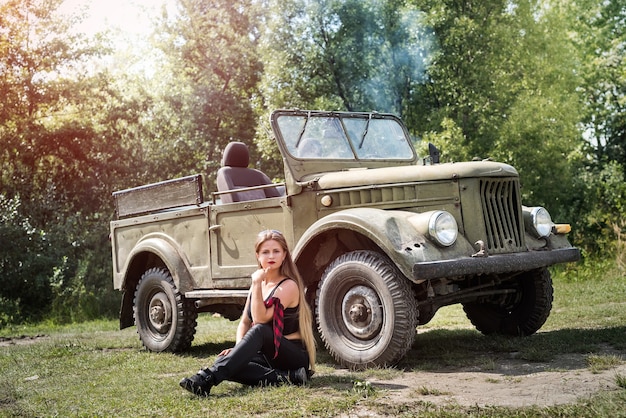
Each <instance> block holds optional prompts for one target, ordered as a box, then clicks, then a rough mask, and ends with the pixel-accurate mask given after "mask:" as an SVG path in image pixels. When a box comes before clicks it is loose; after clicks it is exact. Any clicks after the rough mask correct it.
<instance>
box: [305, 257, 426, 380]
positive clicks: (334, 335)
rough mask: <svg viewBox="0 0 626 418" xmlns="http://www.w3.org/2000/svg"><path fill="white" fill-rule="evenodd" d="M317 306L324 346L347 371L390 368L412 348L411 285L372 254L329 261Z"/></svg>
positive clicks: (383, 259)
mask: <svg viewBox="0 0 626 418" xmlns="http://www.w3.org/2000/svg"><path fill="white" fill-rule="evenodd" d="M315 306H316V317H317V324H318V331H319V333H320V337H321V339H322V341H323V342H324V345H325V346H326V348H327V349H328V351H329V352H330V354H331V355H332V356H333V358H334V359H335V360H336V361H337V362H339V363H340V364H342V365H344V366H346V367H349V368H351V369H364V368H367V367H370V366H383V367H384V366H388V365H393V364H395V363H397V362H398V361H400V359H402V357H404V355H405V354H406V353H407V352H408V351H409V349H410V348H411V345H412V344H413V340H414V338H415V333H416V327H417V315H418V309H417V302H416V300H415V297H414V295H413V291H412V289H411V286H410V284H409V282H408V280H407V279H406V278H405V277H404V276H402V274H401V273H400V272H399V271H398V269H397V268H396V267H395V266H394V265H393V264H392V263H391V262H390V261H389V260H388V259H387V258H386V257H384V256H382V255H381V254H378V253H376V252H373V251H353V252H351V253H347V254H344V255H342V256H340V257H338V258H337V259H336V260H335V261H333V262H332V263H331V264H330V265H329V266H328V268H327V269H326V270H325V272H324V275H323V276H322V279H321V281H320V285H319V288H318V290H317V298H316V304H315Z"/></svg>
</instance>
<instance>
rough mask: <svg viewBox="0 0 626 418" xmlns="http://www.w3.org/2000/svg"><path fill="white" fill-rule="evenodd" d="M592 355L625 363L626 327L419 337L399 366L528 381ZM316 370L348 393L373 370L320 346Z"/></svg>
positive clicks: (205, 351) (198, 351) (201, 354)
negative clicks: (345, 362)
mask: <svg viewBox="0 0 626 418" xmlns="http://www.w3.org/2000/svg"><path fill="white" fill-rule="evenodd" d="M234 344H235V342H234V340H232V341H228V340H226V341H220V342H216V343H213V342H206V343H201V344H194V345H192V347H191V348H190V349H189V350H187V351H186V352H185V353H181V355H183V356H188V357H194V358H198V359H201V360H203V361H204V360H207V358H208V357H211V356H216V355H217V354H219V353H220V352H221V351H222V350H223V349H224V348H226V347H230V346H233V345H234ZM590 354H599V355H603V354H606V355H616V356H618V357H620V358H622V359H623V360H624V361H626V326H619V327H610V328H600V329H574V328H568V329H560V330H555V331H545V332H539V333H537V334H535V335H532V336H529V337H505V336H499V335H490V336H485V335H483V334H481V333H479V332H478V331H475V330H467V329H464V330H448V329H435V330H431V331H427V332H424V333H420V334H419V335H418V336H417V337H416V339H415V343H414V344H413V347H412V349H411V350H410V351H409V352H408V353H407V355H406V356H405V358H404V359H403V360H402V361H401V362H400V363H399V364H398V365H397V366H396V369H397V370H398V371H399V372H402V371H405V372H420V371H424V372H438V373H458V372H464V371H473V372H481V371H482V372H495V371H497V372H499V373H503V374H505V375H524V374H529V373H534V372H538V371H545V370H578V369H586V368H588V367H589V365H588V364H587V362H586V358H587V356H588V355H590ZM317 363H318V365H324V366H327V367H331V368H332V369H335V370H337V371H338V370H342V369H343V370H344V371H345V372H347V373H339V374H336V373H334V372H333V373H331V374H327V373H323V374H322V375H317V376H315V378H314V380H313V386H314V387H333V388H335V389H336V390H350V389H351V387H352V383H353V382H354V381H355V380H358V379H359V378H361V377H362V376H364V375H367V374H371V373H376V371H375V370H369V371H365V372H356V371H350V370H345V368H343V367H342V366H340V365H338V364H337V363H336V362H335V361H334V360H333V359H332V357H331V356H330V355H329V353H328V352H327V351H326V350H324V349H323V346H318V355H317Z"/></svg>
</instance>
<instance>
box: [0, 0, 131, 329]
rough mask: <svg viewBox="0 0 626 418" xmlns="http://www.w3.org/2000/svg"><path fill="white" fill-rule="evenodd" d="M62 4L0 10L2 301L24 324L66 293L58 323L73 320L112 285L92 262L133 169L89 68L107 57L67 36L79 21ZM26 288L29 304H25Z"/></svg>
mask: <svg viewBox="0 0 626 418" xmlns="http://www.w3.org/2000/svg"><path fill="white" fill-rule="evenodd" d="M60 3H61V1H60V0H31V1H28V2H23V1H18V0H9V1H6V2H3V3H2V5H0V74H1V78H0V91H1V92H2V95H3V101H2V103H1V104H0V142H1V143H2V149H1V150H0V164H1V165H2V177H1V182H0V196H2V200H3V201H4V202H8V203H6V204H4V205H2V211H3V213H2V217H3V218H4V219H6V220H7V222H13V225H8V224H7V225H5V228H8V229H7V230H6V231H4V232H7V233H10V234H11V236H15V243H16V244H17V245H20V247H18V248H19V251H17V252H16V251H14V248H13V247H12V246H11V244H12V243H7V246H4V247H3V248H2V255H1V257H0V259H2V263H1V267H2V272H0V296H1V297H4V298H7V299H10V300H12V301H14V302H16V301H17V302H16V303H17V304H18V307H19V312H21V315H23V316H28V315H37V314H40V313H42V312H45V311H46V310H47V309H48V308H49V307H50V306H51V305H52V304H53V299H55V298H57V297H61V296H62V295H65V294H67V293H68V292H70V293H72V294H73V295H74V296H75V298H74V299H73V300H69V299H68V300H67V301H66V302H65V307H66V308H67V310H66V311H65V313H64V314H63V316H65V319H72V318H71V317H72V315H74V314H76V312H77V309H76V308H77V307H78V306H79V305H80V303H82V302H81V301H83V300H84V297H87V299H90V298H92V296H94V295H102V294H105V293H106V289H107V288H106V287H104V285H103V282H104V280H105V278H106V282H104V283H110V275H109V273H108V268H105V267H104V266H103V264H102V257H96V256H95V255H96V254H100V255H101V254H102V253H106V252H107V250H108V245H107V244H108V242H107V229H108V228H107V225H106V221H104V222H103V220H105V219H108V218H109V217H110V213H111V209H110V208H111V206H112V205H111V200H110V195H111V188H112V187H115V185H116V184H119V179H120V178H124V174H125V173H127V169H126V167H129V166H132V165H133V164H128V156H127V154H126V153H125V152H124V147H123V146H118V143H117V136H116V134H117V133H118V132H119V131H120V129H121V127H122V126H123V125H124V124H125V121H127V116H124V115H126V113H122V112H118V113H117V115H115V113H116V112H115V111H116V109H119V108H125V107H126V104H125V103H123V102H124V100H123V97H122V96H121V95H120V94H119V92H118V91H117V90H116V89H115V88H113V86H112V85H111V84H110V83H109V79H108V78H107V74H106V73H105V72H98V71H95V69H94V68H95V67H94V59H95V58H97V57H98V56H100V54H102V53H105V52H106V49H105V48H104V46H103V45H102V44H100V43H99V42H98V40H97V39H96V40H90V39H87V38H86V37H84V36H82V35H80V34H76V33H74V32H72V30H71V26H72V24H74V23H76V22H77V20H75V19H74V18H72V19H69V20H68V19H67V18H66V17H62V16H60V15H59V14H57V9H58V7H59V5H60ZM76 19H77V18H76ZM117 106H119V107H117ZM116 116H117V117H116ZM95 260H97V261H95ZM27 266H37V268H36V274H33V270H32V269H29V268H27ZM107 267H108V266H107ZM32 289H37V292H38V299H37V301H36V303H34V302H33V300H32V298H29V297H26V296H27V295H29V294H30V292H31V291H32ZM74 302H78V303H74ZM33 305H34V306H37V307H38V309H33V308H32V306H33ZM95 306H96V307H98V305H95ZM103 309H104V310H106V307H103ZM97 310H98V309H94V311H97ZM99 312H102V310H100V311H99ZM66 314H67V315H66Z"/></svg>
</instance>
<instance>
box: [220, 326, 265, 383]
mask: <svg viewBox="0 0 626 418" xmlns="http://www.w3.org/2000/svg"><path fill="white" fill-rule="evenodd" d="M273 351H274V331H273V329H272V325H271V324H257V325H255V326H253V327H252V328H250V329H249V330H248V332H246V335H244V337H243V338H242V339H241V341H239V344H237V345H235V347H234V348H233V350H232V351H231V352H230V353H229V354H228V355H227V356H220V357H218V358H217V360H216V361H215V363H214V364H213V365H212V366H211V367H209V369H208V372H210V373H211V375H213V379H214V381H215V384H216V385H217V384H219V383H220V382H222V381H224V380H235V376H239V375H241V374H244V373H242V372H244V371H245V369H247V366H248V364H249V363H250V362H252V361H253V359H255V358H256V357H257V356H258V355H259V353H261V354H265V355H266V356H267V353H270V352H272V355H273ZM249 372H250V373H252V372H254V373H253V377H256V378H262V377H263V375H264V372H263V371H262V370H261V371H259V368H258V367H256V366H254V367H251V368H250V371H249ZM244 377H245V378H247V376H244Z"/></svg>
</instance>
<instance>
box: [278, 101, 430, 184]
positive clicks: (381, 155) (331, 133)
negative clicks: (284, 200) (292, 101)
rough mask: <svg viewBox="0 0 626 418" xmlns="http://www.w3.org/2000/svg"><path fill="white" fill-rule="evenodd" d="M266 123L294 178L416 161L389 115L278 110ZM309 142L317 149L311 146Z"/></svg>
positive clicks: (402, 127)
mask: <svg viewBox="0 0 626 418" xmlns="http://www.w3.org/2000/svg"><path fill="white" fill-rule="evenodd" d="M270 123H271V126H272V130H273V132H274V136H275V138H276V141H277V143H278V146H279V149H280V151H281V153H282V155H283V160H284V161H285V163H286V164H287V166H288V168H289V169H290V171H291V173H292V175H293V176H294V178H295V179H296V180H298V181H301V180H304V179H306V178H309V177H310V176H311V175H314V174H319V173H323V172H331V171H332V172H335V171H342V170H349V169H357V168H380V167H388V166H405V165H413V164H415V163H416V161H417V160H418V156H417V154H416V152H415V148H414V146H413V142H412V141H411V137H410V135H409V133H408V130H407V129H406V126H405V125H404V124H403V123H402V121H401V120H400V118H398V117H397V116H395V115H392V114H385V113H377V112H324V111H314V110H276V111H274V112H272V115H271V117H270ZM332 141H335V142H332ZM313 142H317V143H318V144H317V147H315V146H312V145H311V144H309V143H313ZM309 146H310V147H311V148H310V149H309V150H307V151H306V152H305V151H304V150H305V149H308V148H307V147H309Z"/></svg>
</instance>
